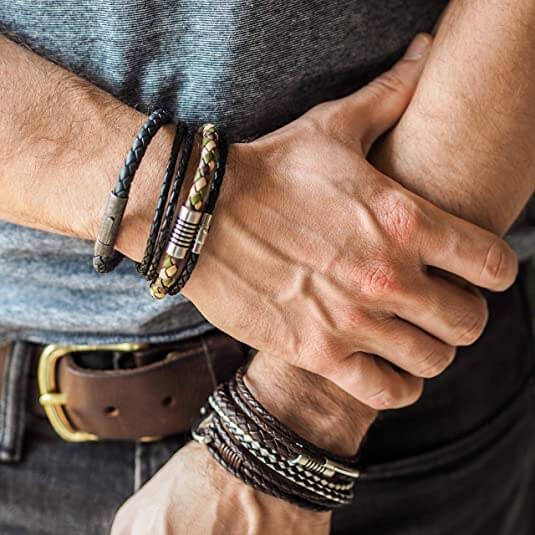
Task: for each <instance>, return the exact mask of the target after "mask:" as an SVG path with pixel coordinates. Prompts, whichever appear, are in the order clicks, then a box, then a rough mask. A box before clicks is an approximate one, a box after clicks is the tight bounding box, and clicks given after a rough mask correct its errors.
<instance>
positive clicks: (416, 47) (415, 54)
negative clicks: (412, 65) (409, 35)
mask: <svg viewBox="0 0 535 535" xmlns="http://www.w3.org/2000/svg"><path fill="white" fill-rule="evenodd" d="M430 45H431V43H430V40H429V37H427V36H426V35H422V34H420V35H417V36H416V37H415V38H414V39H413V41H412V43H411V44H410V46H409V48H407V52H405V59H409V60H413V61H417V60H419V59H422V58H423V57H424V56H425V55H426V54H427V52H428V51H429V48H430Z"/></svg>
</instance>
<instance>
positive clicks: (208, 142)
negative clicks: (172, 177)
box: [150, 124, 219, 299]
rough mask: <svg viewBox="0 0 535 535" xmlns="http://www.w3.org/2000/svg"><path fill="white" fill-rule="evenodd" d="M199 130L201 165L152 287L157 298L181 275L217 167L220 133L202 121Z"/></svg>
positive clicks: (151, 289) (153, 294)
mask: <svg viewBox="0 0 535 535" xmlns="http://www.w3.org/2000/svg"><path fill="white" fill-rule="evenodd" d="M199 132H200V133H201V136H202V145H201V156H200V161H199V165H198V167H197V171H196V172H195V176H194V178H193V184H192V186H191V188H190V192H189V195H188V199H187V201H186V203H185V204H184V205H183V206H182V207H181V209H180V211H179V214H178V218H177V220H176V222H175V225H174V228H173V231H172V233H171V237H170V240H169V243H168V245H167V250H166V253H165V254H164V256H163V261H162V264H161V267H160V270H159V273H158V277H157V278H156V280H155V281H154V282H153V283H152V284H151V287H150V291H151V295H152V296H153V297H154V298H155V299H162V298H163V297H165V296H166V295H167V294H168V293H169V290H170V289H171V288H172V287H173V286H174V284H175V283H176V281H177V280H178V279H179V278H180V275H181V273H182V270H183V269H184V266H185V264H186V262H187V257H188V255H189V254H190V252H191V249H192V247H193V245H194V241H195V238H196V236H197V234H198V231H199V225H200V222H201V219H202V215H203V208H204V204H205V202H206V193H207V191H208V184H209V182H210V179H211V178H213V176H212V175H213V174H214V172H215V170H216V168H217V161H218V159H219V150H218V148H219V146H218V141H219V133H218V131H217V129H216V127H215V126H214V125H212V124H205V125H203V126H202V127H201V128H200V129H199Z"/></svg>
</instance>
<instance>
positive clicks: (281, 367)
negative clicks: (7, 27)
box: [0, 0, 535, 533]
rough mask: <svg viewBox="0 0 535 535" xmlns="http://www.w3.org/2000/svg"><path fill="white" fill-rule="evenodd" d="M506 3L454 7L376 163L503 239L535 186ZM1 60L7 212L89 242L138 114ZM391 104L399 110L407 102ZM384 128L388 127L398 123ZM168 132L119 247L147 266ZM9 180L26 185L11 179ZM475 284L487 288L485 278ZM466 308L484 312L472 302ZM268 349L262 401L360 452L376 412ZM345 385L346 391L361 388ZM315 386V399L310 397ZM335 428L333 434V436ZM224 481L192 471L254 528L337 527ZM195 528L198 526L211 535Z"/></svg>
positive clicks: (18, 59) (14, 50)
mask: <svg viewBox="0 0 535 535" xmlns="http://www.w3.org/2000/svg"><path fill="white" fill-rule="evenodd" d="M509 7H512V8H514V9H510V10H509V11H505V10H504V3H503V2H501V1H500V2H499V1H497V0H490V1H487V2H482V1H481V0H471V1H470V0H465V1H454V2H452V4H451V7H450V10H449V13H448V14H447V15H446V16H445V18H444V21H443V23H442V25H441V29H440V31H439V32H438V36H437V40H436V43H435V45H434V48H433V51H432V53H431V57H430V58H429V61H428V63H427V67H426V70H425V72H424V75H423V79H422V80H421V83H420V85H419V88H418V91H417V93H416V95H415V97H414V99H413V100H412V103H411V105H410V106H409V108H408V110H407V111H406V113H405V115H404V116H403V118H402V120H401V122H400V123H399V124H398V126H397V127H396V129H395V130H394V131H393V132H392V133H391V134H390V135H389V136H388V137H387V138H386V139H384V140H383V141H382V143H381V144H380V145H379V146H378V147H377V148H376V150H374V152H373V153H372V155H371V159H372V161H373V163H374V165H376V166H377V167H378V168H379V169H382V170H383V171H385V173H386V174H387V175H389V176H391V177H393V178H395V179H396V180H399V182H400V183H402V184H403V185H405V186H406V187H407V188H408V189H409V190H412V191H413V192H415V193H417V194H418V195H420V196H422V197H423V198H426V199H428V200H431V201H433V202H434V203H435V204H436V205H437V206H442V207H443V208H445V209H446V210H448V211H449V212H452V213H455V214H457V215H458V216H460V217H462V218H464V219H467V220H469V221H472V222H473V223H476V224H478V225H481V226H483V227H485V228H487V229H489V230H491V231H493V232H495V233H503V232H504V231H505V230H506V229H507V227H508V226H509V225H510V224H511V223H512V221H513V220H514V219H515V217H516V215H517V214H518V212H519V211H520V209H521V208H522V206H523V205H524V204H525V202H526V201H527V199H528V198H529V196H530V195H531V193H532V192H533V188H534V180H533V175H532V173H533V164H534V162H533V156H532V152H531V150H530V147H531V146H533V142H534V141H535V128H534V127H533V126H532V125H533V124H535V122H534V121H533V119H534V117H533V115H535V107H534V106H532V105H531V103H532V102H533V101H534V100H535V80H534V79H533V78H532V74H531V73H532V72H533V71H534V69H533V67H535V65H534V63H535V58H534V57H533V55H532V54H530V52H531V51H532V50H533V49H534V47H535V37H533V32H530V31H529V30H530V28H532V27H533V26H534V25H535V8H534V7H533V6H532V5H531V2H530V1H529V0H520V1H516V2H511V3H510V6H509ZM0 57H1V58H2V59H1V61H2V70H3V71H5V73H6V76H2V79H3V80H4V83H3V86H4V87H3V88H2V91H3V100H2V103H0V107H2V108H3V110H2V111H3V114H4V116H9V114H13V117H14V121H13V123H11V125H10V128H8V127H7V126H6V122H3V123H2V124H3V126H0V136H1V139H3V140H5V141H6V142H5V143H3V144H2V148H1V149H0V187H1V189H2V197H1V199H0V217H2V218H3V219H6V220H10V221H13V222H16V223H19V224H23V225H28V226H32V227H36V228H41V229H45V230H51V231H56V232H62V233H65V234H70V235H74V236H78V237H81V238H89V239H90V238H92V237H94V231H95V227H96V226H97V224H98V219H99V216H100V211H101V208H102V206H101V203H102V202H103V199H105V198H106V193H107V191H108V190H109V189H110V187H111V184H112V182H113V178H114V174H115V172H116V167H117V162H120V161H121V159H122V157H123V156H124V154H125V153H126V151H127V149H128V144H129V142H130V139H131V137H132V135H133V134H134V133H135V130H136V128H137V126H138V125H139V123H140V122H141V120H142V118H141V116H140V115H139V114H138V113H137V112H135V111H134V110H131V109H130V108H128V107H126V106H123V105H121V104H119V103H117V102H116V101H114V100H113V99H111V98H109V97H108V96H106V95H104V94H102V93H101V92H99V91H98V90H96V89H94V88H92V87H91V86H89V85H88V84H86V83H83V82H81V81H79V80H78V79H76V78H75V77H69V76H66V75H65V73H64V72H63V71H61V70H60V69H58V68H57V67H55V66H52V65H50V64H48V63H46V62H43V61H41V60H39V58H36V57H35V56H34V55H33V54H31V53H30V52H28V51H25V50H22V49H21V48H20V47H17V46H16V45H13V44H11V43H9V42H7V41H5V40H2V41H1V43H0ZM474 58H477V62H476V61H474ZM488 73H493V74H492V76H489V75H488ZM512 80H513V81H514V82H513V83H512V82H511V81H512ZM57 88H60V89H61V91H57ZM30 89H31V91H29V90H30ZM375 90H376V91H378V92H379V93H378V94H379V95H380V97H381V99H380V100H378V101H377V102H383V103H385V102H386V104H388V103H389V102H390V100H389V98H390V96H391V94H392V93H400V94H405V97H404V98H406V94H407V92H406V90H404V89H403V88H400V87H399V86H398V78H397V77H396V75H395V74H394V75H390V76H389V77H387V78H385V79H384V80H383V82H382V83H381V84H379V85H377V86H376V87H375ZM32 92H33V95H31V93H32ZM29 95H31V96H29ZM348 105H349V102H348ZM377 105H378V104H377ZM396 105H397V106H398V107H399V102H398V103H397V104H396ZM58 110H61V114H58ZM65 118H68V119H69V120H65ZM72 118H78V119H77V120H73V119H72ZM391 121H392V119H390V122H391ZM388 122H389V121H386V122H385V124H384V125H383V130H386V129H387V127H388V126H391V125H389V124H387V123H388ZM380 133H382V132H377V134H380ZM171 137H172V134H171V132H170V131H169V130H168V129H167V130H165V131H164V132H162V134H161V135H160V136H159V137H158V140H156V143H155V145H154V146H153V147H152V148H151V150H150V153H149V154H147V159H148V165H145V166H144V167H143V168H142V169H140V175H139V176H138V177H137V186H136V188H134V189H135V191H134V193H133V198H132V200H131V209H129V215H128V217H127V219H126V220H125V226H124V232H123V233H122V235H121V243H120V247H121V248H122V250H123V251H124V252H126V253H128V254H129V255H130V256H131V257H133V258H139V257H140V256H141V253H142V247H143V243H142V240H140V238H139V236H144V235H146V229H147V228H148V225H149V219H150V217H151V210H152V208H151V207H152V206H154V203H155V196H156V194H157V184H155V181H154V178H153V177H158V176H161V175H162V174H163V166H164V165H165V160H166V155H167V153H168V147H169V145H170V142H171ZM250 154H251V152H250V151H248V152H247V154H245V153H244V152H241V153H240V151H239V150H238V149H237V148H235V149H234V150H233V151H231V162H230V168H229V172H230V176H229V177H228V178H230V179H232V173H233V172H236V173H238V171H237V169H238V167H239V165H240V161H243V159H244V158H245V159H247V158H249V155H250ZM232 158H234V159H232ZM82 160H83V165H82ZM348 161H349V160H348ZM14 176H16V177H17V181H14V180H12V179H11V178H12V177H14ZM73 177H75V178H73ZM504 177H506V179H504ZM87 184H92V190H93V192H94V195H87V191H86V190H87ZM29 191H31V194H29V193H28V192H29ZM80 198H84V201H85V210H84V211H80V209H79V199H80ZM42 199H47V203H46V204H43V203H42ZM426 206H427V205H426ZM433 213H435V212H433ZM437 217H438V213H437ZM440 217H442V215H441V214H440ZM216 219H217V218H216ZM455 222H456V223H457V221H455ZM423 232H424V229H422V233H423ZM471 232H474V233H475V232H476V231H475V228H471V227H463V229H462V231H459V233H460V235H462V236H466V235H469V234H470V233H471ZM477 237H478V239H479V242H480V243H481V242H485V244H486V245H488V247H487V250H488V251H491V252H493V253H495V252H499V254H498V256H497V258H498V259H499V260H500V261H499V262H491V265H492V268H493V269H491V271H492V273H491V274H490V275H491V276H492V275H494V276H495V277H494V278H493V280H489V277H487V280H486V283H487V286H488V287H491V288H494V289H500V288H503V287H505V286H506V285H507V284H508V283H509V282H510V280H511V278H512V276H514V268H513V267H511V266H512V264H511V260H510V256H508V253H507V251H506V249H504V248H503V247H502V245H500V244H499V242H498V241H489V240H490V238H489V236H488V235H487V234H484V233H480V234H477ZM491 245H492V247H491ZM212 250H213V248H212ZM215 256H217V255H215ZM481 265H482V267H485V265H487V264H486V263H485V262H483V263H482V264H481ZM208 268H209V263H207V262H204V267H203V262H201V263H200V265H199V272H198V273H197V274H196V275H195V276H196V277H197V283H195V282H194V279H192V281H191V282H192V283H193V286H190V288H189V289H188V293H189V295H190V296H191V297H192V298H193V300H194V302H195V300H196V299H195V298H196V297H197V296H198V293H199V291H200V290H199V288H200V287H201V286H202V284H201V279H202V276H203V271H206V270H207V269H208ZM460 271H463V270H460ZM490 278H492V277H490ZM474 282H478V283H479V282H481V283H482V284H481V285H484V283H485V280H483V279H480V280H478V281H474ZM465 298H466V296H463V299H465ZM469 306H473V307H477V306H479V304H476V303H472V302H471V303H470V304H469ZM474 310H475V308H474ZM477 310H478V312H477V313H476V312H474V314H475V316H474V317H480V316H481V310H480V309H477ZM441 319H442V320H443V323H444V324H448V323H449V324H451V322H452V319H451V318H449V319H448V321H446V319H445V318H444V317H442V318H441ZM480 323H481V322H480ZM483 323H484V321H483V322H482V323H481V325H479V326H478V327H477V328H476V329H475V336H474V335H473V336H472V338H474V339H475V337H477V332H479V331H480V329H481V328H482V325H483ZM450 330H451V329H450ZM444 331H445V332H446V331H447V329H446V328H445V329H444ZM447 334H451V333H450V331H448V333H447ZM473 334H474V333H473ZM443 337H446V334H444V336H443ZM455 340H456V339H455V336H454V335H451V338H449V339H448V341H447V342H444V344H445V345H444V346H441V347H442V349H444V353H443V356H444V355H446V348H447V347H452V346H453V345H458V344H456V343H454V342H455ZM465 341H466V340H465ZM471 341H473V340H471ZM268 355H269V352H266V353H261V354H260V355H259V357H258V358H257V359H256V360H255V361H254V363H253V366H252V368H251V370H250V373H249V381H250V383H251V386H252V387H253V388H254V389H255V390H256V391H257V394H258V396H259V397H260V399H261V400H262V401H263V402H264V403H265V404H266V405H267V406H268V407H270V408H271V409H272V410H273V411H274V412H275V413H277V414H278V415H279V416H280V417H281V418H282V419H283V420H284V421H286V423H288V424H289V425H291V426H292V427H294V428H296V430H297V431H301V432H303V433H304V434H309V438H311V439H312V440H314V439H316V442H318V444H319V445H323V446H325V447H333V446H337V447H338V449H339V452H340V453H348V452H350V451H353V450H354V449H356V447H358V443H359V441H360V439H361V437H362V435H363V434H364V433H365V431H366V429H367V427H368V425H369V424H370V423H371V421H372V419H373V417H374V411H373V410H371V409H369V408H368V407H367V406H366V405H365V404H362V403H359V402H356V401H355V400H354V399H353V398H351V396H349V394H348V393H347V392H344V391H343V390H342V389H340V388H338V387H336V386H334V385H333V384H332V383H331V382H329V381H327V380H325V379H321V378H319V377H318V376H317V375H312V374H310V373H308V372H304V371H301V370H299V369H296V368H293V367H292V366H291V365H289V364H287V363H286V362H285V361H284V360H282V359H279V360H275V359H273V358H272V357H271V355H269V356H268ZM448 355H449V357H447V358H446V357H445V356H444V359H445V360H446V361H447V360H448V358H450V357H451V356H452V353H451V352H450V353H448ZM445 365H447V363H446V364H444V366H445ZM444 366H443V367H444ZM443 367H442V369H443ZM268 371H269V373H267V372H268ZM401 380H403V385H404V388H405V390H404V392H409V391H410V395H409V396H408V397H405V398H404V399H402V402H401V404H403V403H407V402H408V401H409V398H411V396H412V398H411V399H414V392H416V393H417V392H418V386H417V385H416V384H415V383H414V381H412V379H410V378H409V377H408V375H407V376H403V377H402V378H401V379H400V381H401ZM400 384H401V383H400ZM341 386H343V387H345V389H346V390H351V388H352V387H353V385H347V384H344V385H341ZM400 388H401V387H400ZM311 391H313V392H314V394H313V395H312V396H308V395H305V393H307V392H311ZM358 393H359V394H362V392H358ZM363 396H364V397H365V395H364V394H363ZM296 397H297V400H296ZM401 397H402V398H403V395H402V396H401ZM416 397H417V396H416ZM296 401H298V402H299V404H300V405H299V413H300V414H303V412H306V413H307V414H308V415H309V417H310V419H309V422H308V425H306V426H305V425H304V424H303V421H302V417H301V416H300V414H296V412H297V411H296V409H295V406H296ZM318 407H328V408H329V409H330V417H329V418H328V419H326V418H325V415H324V414H322V415H318V416H317V417H314V415H316V414H317V413H318ZM326 430H329V431H331V433H330V434H329V435H328V436H327V435H326V434H325V433H324V431H326ZM325 441H327V442H328V443H326V442H325ZM180 455H181V454H179V455H178V456H177V457H176V460H174V461H172V463H171V464H170V465H169V467H170V469H176V471H175V473H176V474H178V473H181V472H180V470H186V469H190V470H191V466H192V465H191V463H190V464H188V463H187V462H185V461H184V456H183V457H181V456H180ZM183 455H191V456H193V457H194V458H195V460H196V462H198V463H204V462H206V459H205V458H204V457H203V455H205V453H204V452H202V451H199V450H198V449H195V448H193V449H192V448H190V450H189V451H187V452H185V453H184V454H183ZM173 463H174V464H173ZM180 466H182V468H180ZM194 466H197V464H195V463H194ZM190 474H191V471H190ZM182 475H183V472H182ZM203 478H206V479H203ZM226 478H227V476H226V474H225V473H222V472H220V471H219V470H218V468H217V467H213V470H208V471H205V470H201V469H199V468H195V469H194V471H193V475H192V476H191V479H192V481H193V480H195V481H197V482H202V481H208V482H209V484H211V485H214V486H215V487H216V488H217V486H218V485H221V486H222V485H225V499H224V500H222V501H221V503H222V504H224V503H225V501H226V503H227V506H228V508H231V507H233V508H234V511H235V510H236V509H235V508H236V507H242V508H243V510H244V511H249V512H250V515H249V516H248V515H246V514H244V517H245V518H247V520H249V521H251V522H254V521H256V520H257V519H258V516H255V513H253V512H251V511H252V510H251V507H250V506H251V504H253V503H254V504H256V506H257V507H259V508H260V509H257V512H258V511H261V515H264V516H267V517H268V518H271V519H272V521H273V522H275V523H277V522H280V524H279V525H282V526H289V525H291V524H292V523H293V522H295V523H296V524H297V525H298V526H300V529H305V527H306V526H309V527H310V526H311V525H313V526H316V528H317V529H318V533H322V532H324V531H325V529H328V528H327V526H328V516H326V515H322V516H318V515H310V514H309V513H305V512H301V511H297V510H295V509H294V508H292V507H291V506H287V505H286V504H282V503H279V502H277V501H276V500H273V499H271V498H269V497H265V496H258V495H256V494H255V493H253V492H252V491H248V490H246V489H243V488H241V486H240V484H239V483H238V482H236V481H233V480H231V478H229V479H228V480H227V479H226ZM155 481H156V483H155V484H158V485H159V487H158V488H159V489H160V490H162V489H165V490H169V489H170V488H171V486H170V482H169V487H166V486H165V484H164V482H163V481H162V478H161V477H160V479H159V480H155ZM154 489H155V488H154V486H153V487H152V490H154ZM167 494H168V495H171V494H172V493H171V492H170V491H169V492H168V493H167ZM213 494H216V495H219V494H218V492H214V493H213ZM193 497H195V495H193ZM180 498H184V499H185V497H180ZM197 498H200V496H197ZM142 499H144V500H145V503H146V502H147V501H150V500H148V499H147V495H144V496H142ZM251 500H252V501H251ZM178 501H179V500H178V499H177V497H175V498H173V499H172V504H170V511H171V513H172V512H173V508H172V507H171V505H172V506H173V507H175V508H176V507H177V502H178ZM201 501H202V500H200V499H199V500H198V502H201ZM184 503H185V502H184ZM212 503H213V502H212ZM202 504H203V505H202V506H204V505H205V504H206V501H204V502H202ZM197 506H201V503H198V504H197ZM184 507H185V505H184ZM194 507H195V502H193V501H192V502H188V507H186V510H189V511H190V513H191V512H193V510H194V509H193V508H194ZM223 509H224V507H223V506H222V507H219V508H218V510H219V513H218V514H223ZM174 511H175V512H176V509H175V510H174ZM171 513H170V514H171ZM205 516H208V515H205ZM232 516H234V517H235V516H236V515H232ZM208 520H209V521H212V522H214V521H215V520H214V519H211V520H210V519H208ZM225 521H226V522H231V521H232V519H231V518H227V519H226V520H225ZM240 521H241V522H245V521H246V520H244V519H243V518H242V519H241V520H240ZM198 529H199V530H200V531H202V529H203V527H202V526H198ZM294 532H297V531H294ZM309 532H312V531H309Z"/></svg>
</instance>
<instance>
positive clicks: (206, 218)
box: [168, 133, 228, 295]
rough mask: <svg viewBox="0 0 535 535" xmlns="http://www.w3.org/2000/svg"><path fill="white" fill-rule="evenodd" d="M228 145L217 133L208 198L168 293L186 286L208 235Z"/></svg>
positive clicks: (179, 290)
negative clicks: (187, 253) (214, 169)
mask: <svg viewBox="0 0 535 535" xmlns="http://www.w3.org/2000/svg"><path fill="white" fill-rule="evenodd" d="M227 155H228V145H227V142H226V139H225V137H224V136H223V134H221V133H220V134H219V159H218V161H217V168H216V171H215V174H214V178H213V179H212V181H211V182H210V191H209V193H208V199H207V200H206V204H205V206H204V212H203V215H202V218H201V224H200V228H199V232H198V233H197V237H196V238H195V242H194V244H193V248H192V250H191V252H190V254H189V255H188V257H187V260H186V265H185V266H184V269H183V270H182V272H181V273H180V277H179V278H178V279H177V281H176V282H175V284H174V285H173V286H171V288H170V289H169V292H168V293H169V295H176V294H178V293H180V292H181V291H182V288H184V286H186V284H187V282H188V281H189V279H190V277H191V274H192V273H193V270H194V269H195V267H196V266H197V262H198V260H199V256H200V254H201V251H202V248H203V247H204V243H205V241H206V238H207V236H208V232H209V230H210V226H211V224H212V218H213V215H214V210H215V206H216V204H217V200H218V199H219V192H220V191H221V185H222V184H223V177H224V176H225V167H226V163H227Z"/></svg>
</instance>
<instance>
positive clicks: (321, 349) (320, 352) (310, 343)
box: [292, 334, 341, 376]
mask: <svg viewBox="0 0 535 535" xmlns="http://www.w3.org/2000/svg"><path fill="white" fill-rule="evenodd" d="M340 357H341V355H340V351H339V349H338V345H337V344H336V342H335V341H334V340H333V338H332V337H330V336H327V335H325V334H319V335H317V336H312V337H310V338H308V339H307V341H306V345H305V347H303V348H302V350H301V351H299V352H298V353H296V354H295V355H294V357H293V359H292V364H293V365H294V366H297V367H299V368H303V369H306V370H309V371H311V372H313V373H317V374H319V375H321V376H326V375H328V374H329V373H330V372H331V371H332V369H333V368H334V367H335V366H336V363H337V362H338V361H339V360H340Z"/></svg>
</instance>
